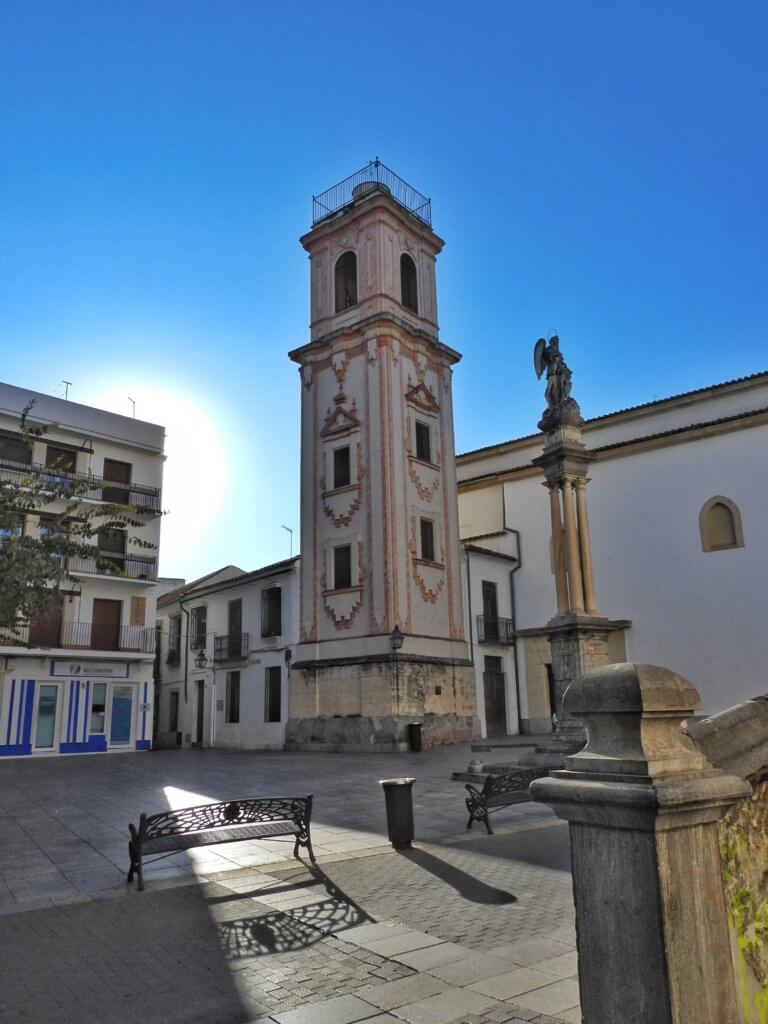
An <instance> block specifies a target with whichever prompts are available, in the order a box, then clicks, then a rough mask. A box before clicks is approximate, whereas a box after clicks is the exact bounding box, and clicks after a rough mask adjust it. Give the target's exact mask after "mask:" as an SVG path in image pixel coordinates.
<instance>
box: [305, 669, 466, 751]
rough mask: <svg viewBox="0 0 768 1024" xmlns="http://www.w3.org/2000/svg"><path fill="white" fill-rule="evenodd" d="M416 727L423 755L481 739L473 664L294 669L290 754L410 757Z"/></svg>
mask: <svg viewBox="0 0 768 1024" xmlns="http://www.w3.org/2000/svg"><path fill="white" fill-rule="evenodd" d="M414 723H421V726H422V730H421V731H422V743H423V746H425V747H432V746H438V745H441V744H445V743H465V742H468V741H470V740H474V739H477V738H479V736H480V723H479V719H478V717H477V709H476V705H475V676H474V669H473V667H472V663H471V662H469V661H461V662H456V661H454V662H449V661H444V660H441V659H429V658H413V657H408V656H404V657H398V658H397V662H395V661H394V659H392V658H381V657H378V658H371V659H367V660H354V661H352V660H347V659H334V660H329V661H315V662H301V663H297V664H295V665H293V666H291V696H290V711H289V719H288V723H287V725H286V731H285V749H286V750H304V751H308V750H327V751H334V752H341V751H350V752H352V751H355V752H360V751H364V752H371V753H382V752H390V753H392V752H395V751H405V750H408V749H409V736H408V726H409V725H411V724H414Z"/></svg>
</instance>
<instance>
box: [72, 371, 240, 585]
mask: <svg viewBox="0 0 768 1024" xmlns="http://www.w3.org/2000/svg"><path fill="white" fill-rule="evenodd" d="M129 396H130V398H129ZM78 398H79V400H80V401H85V402H87V403H88V404H89V405H94V406H96V407H97V408H99V409H106V410H108V411H109V412H116V413H120V414H121V415H123V416H132V415H133V405H132V402H135V403H136V418H137V419H140V420H148V421H149V422H150V423H157V424H160V425H162V426H164V427H165V433H166V439H165V455H166V461H165V466H164V471H163V510H164V511H165V512H166V513H167V515H166V516H165V517H164V518H163V523H162V539H161V546H160V551H161V557H160V571H161V573H162V574H163V575H166V576H168V575H170V576H184V574H185V566H188V565H189V564H190V562H194V563H199V562H200V559H199V548H200V546H201V545H203V544H205V543H206V540H207V538H209V537H210V536H211V530H212V528H213V526H214V524H215V522H216V519H217V516H218V514H219V510H220V508H221V505H222V503H223V500H224V495H225V493H226V491H227V486H228V484H229V482H230V467H229V460H228V453H227V445H226V444H225V442H224V439H223V435H222V432H221V430H220V428H219V427H218V426H217V424H216V422H215V420H214V417H213V416H212V414H211V412H210V410H209V409H206V408H205V407H204V406H203V404H202V403H201V402H200V401H199V400H197V399H196V398H195V397H193V396H191V395H182V394H179V393H177V392H173V391H168V390H165V389H164V388H152V387H146V386H143V385H138V384H131V383H128V382H127V383H126V384H125V385H124V386H122V387H121V388H120V389H119V390H117V389H116V388H111V389H110V390H108V391H98V390H96V391H94V392H92V393H89V394H88V396H87V397H80V396H78ZM193 555H194V556H195V557H192V556H193Z"/></svg>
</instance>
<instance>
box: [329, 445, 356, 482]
mask: <svg viewBox="0 0 768 1024" xmlns="http://www.w3.org/2000/svg"><path fill="white" fill-rule="evenodd" d="M351 482H352V476H351V466H350V457H349V445H345V446H344V447H343V448H335V449H334V452H333V486H334V487H347V486H348V485H349V484H350V483H351Z"/></svg>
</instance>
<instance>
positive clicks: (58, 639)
mask: <svg viewBox="0 0 768 1024" xmlns="http://www.w3.org/2000/svg"><path fill="white" fill-rule="evenodd" d="M62 602H63V598H59V599H57V600H56V601H54V602H53V603H52V604H50V605H49V606H48V607H47V608H46V609H45V611H44V612H42V613H41V614H40V615H36V616H35V617H34V618H33V619H32V621H31V622H30V624H29V642H30V643H31V644H32V646H33V647H61V646H62V636H61V621H62V616H63V612H64V608H63V603H62Z"/></svg>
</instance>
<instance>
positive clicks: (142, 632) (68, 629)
mask: <svg viewBox="0 0 768 1024" xmlns="http://www.w3.org/2000/svg"><path fill="white" fill-rule="evenodd" d="M0 645H2V646H5V647H42V648H48V649H50V648H65V649H67V650H78V651H132V652H139V653H142V654H153V653H154V650H155V630H154V628H153V627H152V626H117V627H116V626H112V625H107V624H102V623H97V622H51V623H46V624H44V625H35V626H18V627H14V628H11V627H9V626H4V627H2V628H0Z"/></svg>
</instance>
